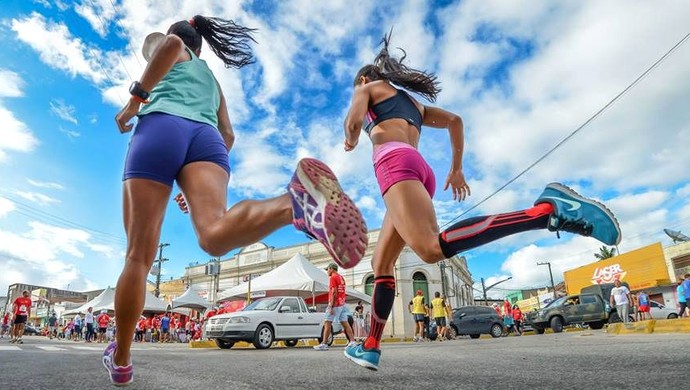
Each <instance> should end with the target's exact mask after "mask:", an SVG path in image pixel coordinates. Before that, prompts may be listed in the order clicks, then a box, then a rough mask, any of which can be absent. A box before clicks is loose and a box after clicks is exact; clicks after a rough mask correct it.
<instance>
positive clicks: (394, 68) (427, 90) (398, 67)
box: [355, 30, 441, 102]
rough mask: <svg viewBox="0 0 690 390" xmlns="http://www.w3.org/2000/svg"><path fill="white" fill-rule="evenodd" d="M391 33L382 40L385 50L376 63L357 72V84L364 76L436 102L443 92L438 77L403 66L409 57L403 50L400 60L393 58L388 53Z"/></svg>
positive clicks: (377, 57)
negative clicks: (385, 81) (387, 82)
mask: <svg viewBox="0 0 690 390" xmlns="http://www.w3.org/2000/svg"><path fill="white" fill-rule="evenodd" d="M391 33H392V30H391V32H390V33H388V35H386V36H384V37H383V39H382V40H381V42H382V43H383V48H382V49H381V51H380V52H379V54H378V55H377V56H376V58H374V63H373V64H370V65H365V66H364V67H362V69H360V70H359V72H357V76H356V77H355V84H357V83H358V82H359V78H360V77H362V76H365V77H367V78H369V79H370V80H372V81H374V80H388V81H389V82H391V83H393V84H396V85H398V86H400V87H402V88H404V89H406V90H408V91H412V92H416V93H418V94H420V95H422V96H424V97H425V98H426V99H428V100H429V101H430V102H435V101H436V96H438V94H439V93H440V92H441V87H440V83H439V82H438V80H437V78H436V75H435V74H433V73H426V72H423V71H420V70H417V69H413V68H410V67H408V66H407V65H405V64H403V63H402V62H403V61H404V60H405V57H407V53H405V50H403V49H401V48H398V49H400V51H402V52H403V56H402V57H401V58H400V59H396V58H393V57H391V56H390V54H389V52H388V44H389V42H390V38H391Z"/></svg>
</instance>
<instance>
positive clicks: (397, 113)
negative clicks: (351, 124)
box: [362, 88, 423, 135]
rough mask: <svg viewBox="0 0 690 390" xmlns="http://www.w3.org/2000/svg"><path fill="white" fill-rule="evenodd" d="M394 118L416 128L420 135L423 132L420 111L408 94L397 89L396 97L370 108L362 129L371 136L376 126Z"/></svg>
mask: <svg viewBox="0 0 690 390" xmlns="http://www.w3.org/2000/svg"><path fill="white" fill-rule="evenodd" d="M394 118H400V119H404V120H406V121H407V122H408V123H409V124H411V125H412V126H414V127H416V128H417V130H419V132H420V133H421V132H422V122H423V118H422V113H420V112H419V109H417V106H416V105H415V104H414V101H413V100H412V98H411V97H410V96H409V95H408V94H407V92H405V91H403V90H400V89H397V88H396V92H395V95H393V96H391V97H389V98H388V99H385V100H383V101H380V102H378V103H376V104H374V105H373V106H371V107H369V110H368V111H367V114H366V116H365V117H364V126H362V129H363V130H364V131H365V132H366V133H367V134H369V135H371V129H373V128H374V126H376V125H378V124H379V123H381V122H383V121H385V120H387V119H394Z"/></svg>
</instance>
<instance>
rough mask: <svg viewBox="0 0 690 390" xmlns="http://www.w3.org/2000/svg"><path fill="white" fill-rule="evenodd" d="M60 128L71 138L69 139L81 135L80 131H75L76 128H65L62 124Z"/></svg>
mask: <svg viewBox="0 0 690 390" xmlns="http://www.w3.org/2000/svg"><path fill="white" fill-rule="evenodd" d="M58 130H60V132H61V133H62V134H64V135H66V136H67V138H69V139H71V140H73V139H75V138H79V137H81V133H80V132H78V131H75V130H69V129H65V128H64V127H62V126H60V127H59V128H58Z"/></svg>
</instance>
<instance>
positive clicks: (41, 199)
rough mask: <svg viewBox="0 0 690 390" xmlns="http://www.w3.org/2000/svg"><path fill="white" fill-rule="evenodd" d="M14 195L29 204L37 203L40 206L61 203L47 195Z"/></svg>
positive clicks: (21, 192)
mask: <svg viewBox="0 0 690 390" xmlns="http://www.w3.org/2000/svg"><path fill="white" fill-rule="evenodd" d="M16 194H17V195H19V196H21V197H22V198H24V199H26V200H28V201H30V202H34V203H38V204H39V205H41V206H49V205H51V204H57V203H61V202H60V201H59V200H57V199H55V198H51V197H50V196H48V195H45V194H41V193H38V192H26V191H16Z"/></svg>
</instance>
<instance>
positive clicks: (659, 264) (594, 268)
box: [563, 242, 670, 294]
mask: <svg viewBox="0 0 690 390" xmlns="http://www.w3.org/2000/svg"><path fill="white" fill-rule="evenodd" d="M563 275H564V279H565V284H566V288H567V289H568V294H577V293H579V292H580V290H581V289H582V288H583V287H587V286H591V285H593V284H603V283H613V281H614V280H616V279H619V280H621V281H624V282H628V285H629V286H630V290H632V291H635V290H639V289H642V288H649V287H655V286H658V285H660V284H667V283H670V280H669V276H668V269H667V268H666V260H665V258H664V250H663V248H662V247H661V243H659V242H657V243H655V244H652V245H649V246H645V247H642V248H639V249H636V250H634V251H631V252H627V253H623V254H621V255H618V256H614V257H612V258H610V259H606V260H602V261H596V262H594V263H591V264H587V265H584V266H582V267H578V268H575V269H572V270H570V271H566V272H564V273H563Z"/></svg>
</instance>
